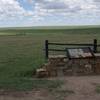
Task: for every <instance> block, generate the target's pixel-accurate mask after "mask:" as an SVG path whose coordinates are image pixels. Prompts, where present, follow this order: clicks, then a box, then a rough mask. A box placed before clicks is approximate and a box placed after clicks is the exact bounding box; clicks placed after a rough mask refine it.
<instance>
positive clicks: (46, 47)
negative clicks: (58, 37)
mask: <svg viewBox="0 0 100 100" xmlns="http://www.w3.org/2000/svg"><path fill="white" fill-rule="evenodd" d="M48 54H49V52H48V40H45V58H46V59H48Z"/></svg>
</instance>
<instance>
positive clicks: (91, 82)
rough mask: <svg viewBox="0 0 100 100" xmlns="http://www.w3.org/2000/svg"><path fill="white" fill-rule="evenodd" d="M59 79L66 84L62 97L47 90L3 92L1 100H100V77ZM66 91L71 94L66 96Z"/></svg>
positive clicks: (0, 95)
mask: <svg viewBox="0 0 100 100" xmlns="http://www.w3.org/2000/svg"><path fill="white" fill-rule="evenodd" d="M54 79H55V78H54ZM57 79H59V80H64V83H65V84H63V85H62V88H61V89H62V90H61V91H60V93H61V95H58V94H57V93H51V92H49V91H48V90H46V89H40V90H33V91H29V92H15V91H14V92H9V91H3V90H1V91H0V100H56V99H57V100H100V94H98V93H96V91H95V89H96V85H97V84H100V76H72V77H69V76H68V77H57ZM64 91H67V92H69V93H67V94H65V92H64ZM72 92H73V93H72ZM57 96H58V97H57ZM59 96H61V97H63V98H60V97H59ZM56 97H57V98H56Z"/></svg>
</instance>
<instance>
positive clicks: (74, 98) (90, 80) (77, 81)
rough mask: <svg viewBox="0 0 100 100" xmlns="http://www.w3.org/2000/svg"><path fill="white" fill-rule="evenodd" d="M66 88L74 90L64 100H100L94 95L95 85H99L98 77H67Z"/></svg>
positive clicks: (99, 77)
mask: <svg viewBox="0 0 100 100" xmlns="http://www.w3.org/2000/svg"><path fill="white" fill-rule="evenodd" d="M66 80H67V86H68V88H69V89H71V90H74V92H75V93H74V94H73V95H69V96H68V97H67V98H66V100H100V94H98V93H96V90H95V89H96V84H100V76H85V77H82V76H81V77H67V78H66Z"/></svg>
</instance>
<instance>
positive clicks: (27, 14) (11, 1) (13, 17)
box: [0, 0, 100, 27]
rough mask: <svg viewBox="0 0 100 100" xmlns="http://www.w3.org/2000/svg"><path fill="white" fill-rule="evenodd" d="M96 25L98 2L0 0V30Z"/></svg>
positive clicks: (78, 0) (99, 13) (85, 0)
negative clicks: (27, 27)
mask: <svg viewBox="0 0 100 100" xmlns="http://www.w3.org/2000/svg"><path fill="white" fill-rule="evenodd" d="M49 25H50V26H54V25H55V26H57V25H59V26H61V25H100V0H0V27H20V26H22V27H23V26H49Z"/></svg>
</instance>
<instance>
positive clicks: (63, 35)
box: [0, 27, 100, 90]
mask: <svg viewBox="0 0 100 100" xmlns="http://www.w3.org/2000/svg"><path fill="white" fill-rule="evenodd" d="M0 34H1V35H0V88H3V89H4V88H5V89H9V88H10V89H18V90H29V89H32V88H33V86H34V80H33V79H32V75H33V70H34V69H36V68H38V67H40V65H41V64H43V63H44V62H45V56H44V51H43V49H44V41H45V40H46V39H48V40H49V41H51V42H62V43H83V42H84V43H87V42H88V43H91V42H93V39H94V38H96V39H98V42H99V43H100V28H99V27H92V28H91V27H84V28H82V27H81V28H80V27H79V28H75V29H74V28H72V29H66V28H64V29H63V28H61V29H57V28H56V29H48V28H46V29H44V28H42V29H40V28H39V29H34V28H33V29H32V28H20V29H19V28H15V29H9V28H7V29H0ZM46 81H47V80H46ZM39 83H41V81H39Z"/></svg>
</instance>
